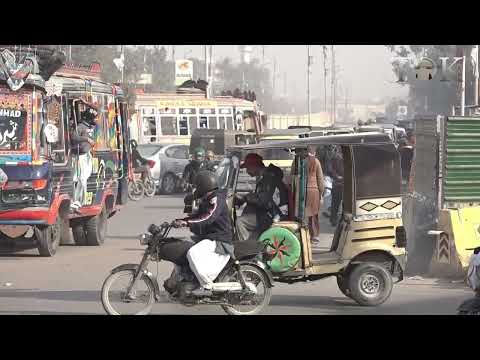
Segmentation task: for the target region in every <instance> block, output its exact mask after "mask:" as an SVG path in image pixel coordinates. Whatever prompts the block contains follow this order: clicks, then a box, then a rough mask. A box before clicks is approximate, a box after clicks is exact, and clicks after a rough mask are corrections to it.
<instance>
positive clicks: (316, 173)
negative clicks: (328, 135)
mask: <svg viewBox="0 0 480 360" xmlns="http://www.w3.org/2000/svg"><path fill="white" fill-rule="evenodd" d="M307 169H308V177H307V196H306V204H305V216H306V217H307V218H308V228H309V230H310V238H311V240H312V243H314V244H318V243H319V242H320V239H319V238H318V236H319V234H320V222H319V218H318V214H319V212H320V206H321V202H322V194H323V191H324V179H323V171H322V166H321V165H320V161H319V160H318V159H317V158H316V157H315V147H313V146H309V147H308V156H307Z"/></svg>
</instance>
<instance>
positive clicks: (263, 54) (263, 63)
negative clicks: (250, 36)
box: [262, 45, 265, 66]
mask: <svg viewBox="0 0 480 360" xmlns="http://www.w3.org/2000/svg"><path fill="white" fill-rule="evenodd" d="M263 65H265V45H262V66H263Z"/></svg>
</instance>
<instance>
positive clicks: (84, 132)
mask: <svg viewBox="0 0 480 360" xmlns="http://www.w3.org/2000/svg"><path fill="white" fill-rule="evenodd" d="M97 116H98V112H97V110H96V109H95V108H94V107H92V106H87V108H86V110H85V111H83V112H82V113H81V117H80V123H79V124H78V125H77V129H76V131H72V133H71V134H70V139H71V141H72V150H73V153H74V154H78V158H77V159H76V160H77V166H76V171H75V173H74V176H73V182H74V183H75V184H76V186H75V192H74V201H73V203H72V204H71V208H72V209H73V210H74V211H75V210H78V208H80V207H82V206H83V205H86V204H85V198H86V193H87V181H88V178H89V177H90V175H92V154H91V150H92V147H93V146H94V145H95V141H94V139H93V136H94V131H95V126H96V118H97Z"/></svg>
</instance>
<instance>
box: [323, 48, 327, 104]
mask: <svg viewBox="0 0 480 360" xmlns="http://www.w3.org/2000/svg"><path fill="white" fill-rule="evenodd" d="M323 87H324V96H325V112H327V46H326V45H323Z"/></svg>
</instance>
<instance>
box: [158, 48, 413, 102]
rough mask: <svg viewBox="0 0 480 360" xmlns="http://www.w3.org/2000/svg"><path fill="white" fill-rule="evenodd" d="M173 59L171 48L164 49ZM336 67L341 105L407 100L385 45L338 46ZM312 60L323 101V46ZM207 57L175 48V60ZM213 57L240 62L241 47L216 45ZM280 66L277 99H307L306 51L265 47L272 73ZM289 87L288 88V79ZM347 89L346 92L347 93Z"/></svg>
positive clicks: (257, 51) (315, 90)
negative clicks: (398, 99)
mask: <svg viewBox="0 0 480 360" xmlns="http://www.w3.org/2000/svg"><path fill="white" fill-rule="evenodd" d="M163 46H165V47H166V49H167V50H168V56H169V58H171V56H172V46H171V45H163ZM252 46H253V54H252V58H258V59H259V60H260V61H262V46H261V45H252ZM328 48H329V52H328V56H329V58H328V60H327V67H328V70H329V75H328V76H330V69H331V62H330V61H331V60H330V46H328ZM335 53H336V63H337V71H338V88H337V89H338V90H337V95H338V96H337V98H338V100H339V101H343V99H345V95H346V94H347V96H348V101H349V102H350V103H365V102H371V101H373V100H375V99H377V100H383V99H384V98H389V97H405V96H406V95H407V92H408V90H407V88H406V87H402V86H400V85H397V84H395V83H394V81H395V78H394V75H393V73H392V67H391V64H390V59H391V57H392V54H391V53H390V52H389V51H388V50H387V48H386V47H385V46H383V45H336V46H335ZM311 55H312V56H313V57H314V58H313V65H312V75H311V92H312V98H315V97H323V96H324V95H323V93H324V92H323V86H324V85H323V51H322V47H321V46H320V45H312V46H311ZM192 56H193V57H199V58H203V57H204V50H203V45H190V46H189V45H176V46H175V57H176V58H177V59H180V58H184V57H192ZM214 57H215V60H216V61H221V59H223V58H225V57H230V58H231V59H232V60H233V61H234V62H238V61H240V51H239V46H238V45H215V47H214ZM274 59H276V63H277V71H276V73H277V81H276V95H284V91H285V88H286V91H287V94H286V95H287V96H288V97H290V98H292V99H301V98H306V91H307V90H306V88H307V49H306V46H305V45H266V46H265V63H266V66H267V67H269V68H270V71H271V72H272V73H273V63H274ZM284 73H286V80H287V83H286V84H287V86H286V87H285V76H284ZM328 83H329V85H328V88H327V94H328V95H329V94H330V78H328ZM345 89H347V91H345Z"/></svg>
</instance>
